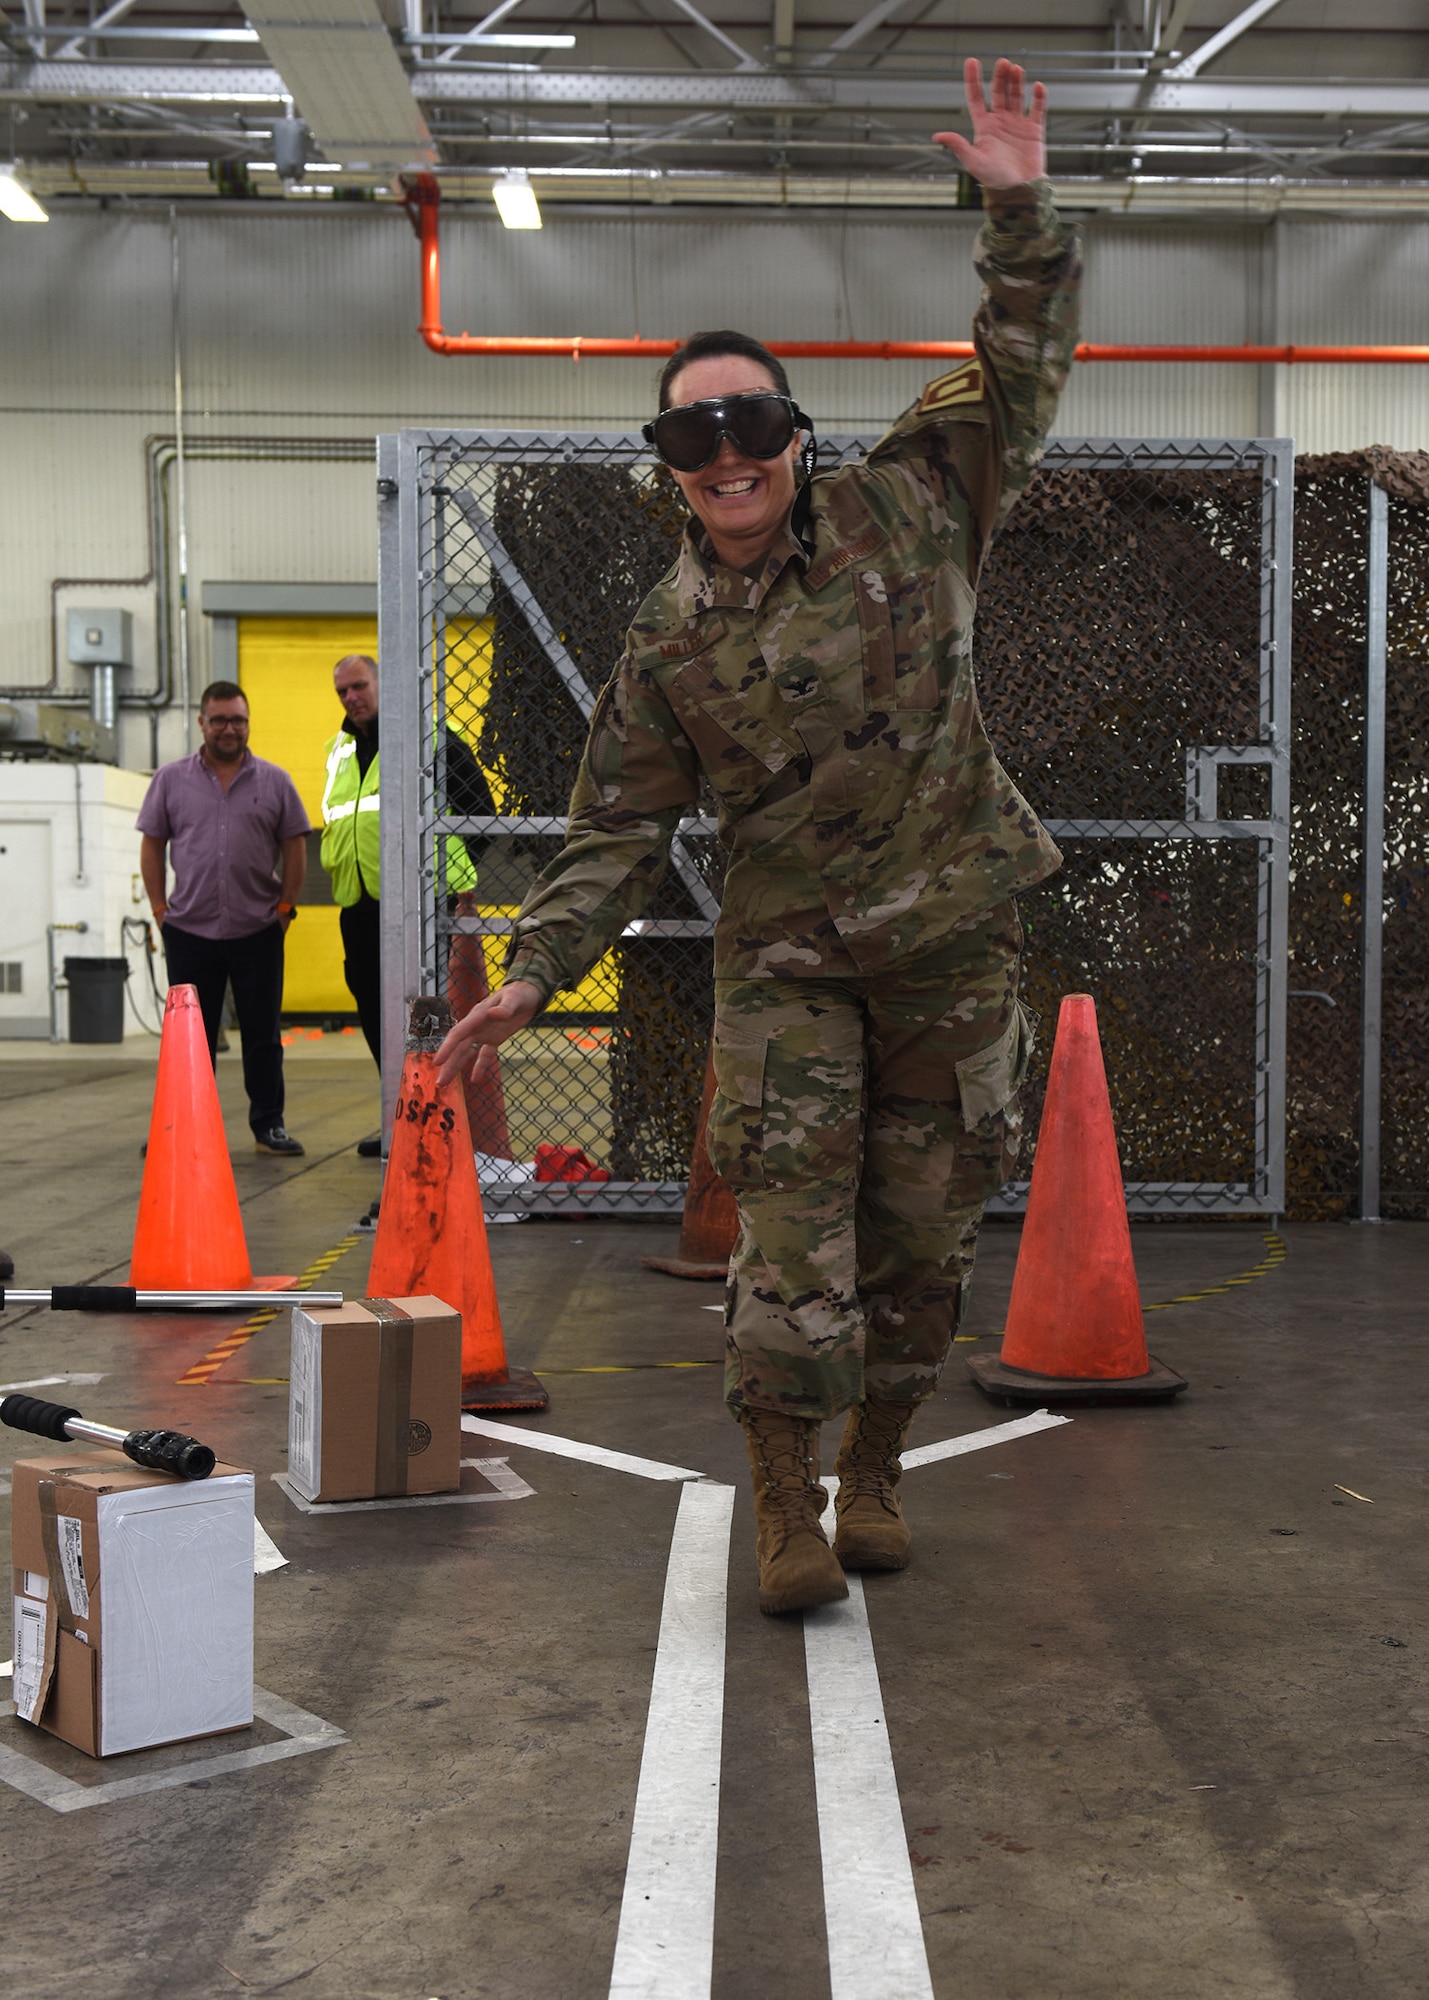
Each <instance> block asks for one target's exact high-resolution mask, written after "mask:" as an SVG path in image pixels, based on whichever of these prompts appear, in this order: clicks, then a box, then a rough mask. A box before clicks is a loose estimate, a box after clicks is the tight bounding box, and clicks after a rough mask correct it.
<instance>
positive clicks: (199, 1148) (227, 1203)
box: [129, 986, 253, 1292]
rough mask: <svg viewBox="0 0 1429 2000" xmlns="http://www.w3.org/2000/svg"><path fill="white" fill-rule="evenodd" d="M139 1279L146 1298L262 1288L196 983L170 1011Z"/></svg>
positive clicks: (139, 1240)
mask: <svg viewBox="0 0 1429 2000" xmlns="http://www.w3.org/2000/svg"><path fill="white" fill-rule="evenodd" d="M129 1282H130V1284H131V1285H134V1286H137V1287H138V1289H139V1290H140V1291H145V1292H201V1291H235V1292H239V1291H250V1290H252V1288H253V1268H252V1266H251V1264H250V1263H249V1261H248V1241H247V1238H246V1237H245V1236H244V1234H243V1217H242V1215H241V1214H240V1212H239V1208H238V1189H237V1188H236V1187H235V1186H234V1182H233V1166H232V1163H231V1161H230V1160H229V1157H228V1140H227V1137H226V1136H225V1134H224V1130H223V1112H222V1110H221V1108H220V1106H219V1102H218V1085H217V1084H216V1083H215V1081H214V1076H213V1062H212V1059H211V1058H210V1056H209V1053H208V1037H207V1035H205V1033H204V1027H203V1015H202V1014H201V1013H200V1011H199V1004H198V988H197V987H196V986H171V987H170V988H169V997H168V1000H167V1002H166V1003H165V1006H164V1031H163V1038H162V1040H161V1041H160V1043H159V1074H158V1077H157V1079H156V1081H155V1085H154V1109H153V1112H152V1114H151V1115H150V1119H149V1145H148V1149H147V1151H146V1153H145V1155H144V1182H143V1186H142V1187H141V1189H140V1191H139V1219H138V1222H137V1223H136V1225H135V1229H134V1255H133V1258H132V1260H131V1261H130V1265H129Z"/></svg>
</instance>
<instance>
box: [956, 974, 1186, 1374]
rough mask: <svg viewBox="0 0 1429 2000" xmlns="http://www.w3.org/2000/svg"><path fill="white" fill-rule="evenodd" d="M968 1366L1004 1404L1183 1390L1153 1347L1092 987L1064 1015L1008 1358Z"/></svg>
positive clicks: (1040, 1137) (1070, 999)
mask: <svg viewBox="0 0 1429 2000" xmlns="http://www.w3.org/2000/svg"><path fill="white" fill-rule="evenodd" d="M968 1367H969V1369H970V1370H971V1372H972V1377H973V1380H974V1381H975V1382H976V1383H977V1385H978V1387H979V1388H980V1389H985V1390H986V1391H987V1393H988V1394H989V1395H990V1396H994V1397H996V1398H997V1400H998V1401H999V1402H1003V1403H1045V1402H1061V1403H1112V1402H1115V1403H1124V1402H1164V1401H1166V1400H1168V1399H1169V1398H1170V1397H1172V1396H1174V1395H1176V1394H1177V1393H1178V1392H1179V1391H1180V1390H1182V1389H1184V1388H1185V1387H1186V1380H1185V1377H1184V1376H1182V1375H1178V1374H1177V1373H1176V1372H1175V1370H1174V1369H1171V1368H1168V1367H1166V1366H1165V1364H1164V1363H1163V1362H1160V1361H1156V1360H1154V1359H1153V1358H1152V1357H1151V1356H1150V1355H1149V1354H1148V1353H1147V1351H1146V1328H1145V1324H1144V1322H1143V1320H1142V1316H1141V1297H1140V1293H1139V1291H1138V1288H1137V1283H1136V1265H1135V1263H1134V1262H1133V1260H1132V1255H1131V1230H1130V1227H1129V1226H1128V1224H1127V1219H1126V1193H1125V1190H1124V1188H1123V1186H1122V1180H1121V1162H1120V1160H1119V1159H1118V1157H1117V1150H1116V1131H1115V1128H1114V1126H1113V1125H1112V1117H1111V1099H1110V1098H1109V1096H1108V1095H1107V1087H1106V1069H1105V1067H1104V1066H1103V1063H1102V1049H1101V1041H1100V1039H1099V1037H1098V1035H1097V1010H1096V1002H1095V1001H1094V1000H1093V999H1092V996H1091V995H1090V993H1069V994H1068V995H1067V996H1066V998H1065V999H1064V1000H1063V1002H1062V1008H1061V1013H1060V1015H1059V1017H1058V1021H1057V1040H1056V1043H1055V1045H1054V1047H1053V1049H1052V1068H1051V1073H1050V1075H1049V1076H1048V1079H1047V1097H1046V1102H1045V1104H1044V1106H1043V1111H1042V1125H1041V1129H1040V1131H1039V1132H1038V1134H1037V1157H1036V1160H1035V1161H1034V1162H1033V1167H1032V1187H1031V1191H1030V1192H1029V1194H1028V1197H1027V1219H1026V1221H1025V1222H1024V1223H1023V1225H1022V1247H1021V1249H1020V1250H1019V1251H1018V1255H1017V1269H1016V1271H1015V1273H1014V1274H1013V1279H1012V1300H1011V1303H1010V1304H1009V1306H1008V1309H1007V1327H1006V1330H1005V1332H1004V1334H1003V1341H1002V1353H1001V1355H1000V1356H999V1357H998V1358H997V1359H996V1360H994V1359H993V1357H992V1356H991V1355H987V1356H979V1357H978V1358H976V1359H974V1360H970V1361H969V1362H968Z"/></svg>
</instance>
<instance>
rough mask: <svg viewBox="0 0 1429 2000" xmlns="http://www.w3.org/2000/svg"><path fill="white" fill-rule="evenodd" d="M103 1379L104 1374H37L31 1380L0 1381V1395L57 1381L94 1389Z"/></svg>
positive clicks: (72, 1386)
mask: <svg viewBox="0 0 1429 2000" xmlns="http://www.w3.org/2000/svg"><path fill="white" fill-rule="evenodd" d="M103 1380H104V1377H103V1376H102V1375H36V1376H35V1378H34V1380H33V1381H30V1382H0V1396H13V1395H15V1394H16V1393H17V1392H18V1391H19V1390H21V1389H49V1388H52V1387H53V1386H54V1384H55V1383H57V1382H68V1383H69V1385H70V1386H71V1388H74V1389H92V1388H93V1387H94V1385H95V1383H96V1382H102V1381H103Z"/></svg>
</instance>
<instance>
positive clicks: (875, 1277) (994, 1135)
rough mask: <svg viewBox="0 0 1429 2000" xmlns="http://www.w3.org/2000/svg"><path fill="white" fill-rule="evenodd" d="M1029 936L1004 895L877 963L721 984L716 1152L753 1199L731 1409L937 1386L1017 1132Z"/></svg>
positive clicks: (736, 1323) (823, 1413) (730, 1353)
mask: <svg viewBox="0 0 1429 2000" xmlns="http://www.w3.org/2000/svg"><path fill="white" fill-rule="evenodd" d="M1021 942H1022V926H1021V923H1020V921H1019V919H1018V915H1017V911H1016V908H1015V906H1014V904H1013V903H1011V902H1005V903H1002V904H999V905H998V906H997V907H996V908H995V909H993V910H991V911H984V912H982V913H981V914H979V915H976V916H974V917H971V918H969V919H967V920H965V921H964V922H963V923H962V924H961V925H959V927H958V930H957V931H956V933H954V935H953V936H952V937H950V938H949V939H947V940H945V941H943V942H942V943H940V944H939V945H937V946H935V947H934V948H933V949H932V950H930V951H928V952H924V953H921V954H919V955H918V956H917V957H914V958H910V959H908V960H906V961H905V962H904V963H903V964H902V965H900V966H896V967H894V968H892V969H890V970H887V971H884V972H880V973H878V974H874V975H869V976H867V977H853V978H848V977H845V978H824V979H739V980H719V981H716V984H715V1057H714V1060H715V1077H716V1093H715V1097H714V1101H713V1104H712V1106H711V1109H710V1119H709V1150H710V1157H711V1159H712V1160H713V1161H714V1164H715V1166H716V1167H717V1168H718V1169H719V1171H720V1173H721V1174H723V1175H724V1177H725V1179H726V1180H727V1181H728V1182H729V1183H730V1185H731V1187H732V1188H733V1190H734V1194H735V1198H736V1200H737V1202H738V1204H739V1214H740V1225H741V1226H740V1234H739V1240H738V1243H737V1244H736V1246H735V1251H734V1256H733V1258H732V1260H731V1263H730V1277H729V1287H728V1291H727V1294H726V1301H725V1327H726V1336H725V1345H726V1370H725V1399H726V1401H727V1403H728V1405H729V1407H730V1409H731V1410H732V1411H733V1412H734V1413H735V1414H736V1415H738V1413H739V1411H740V1409H741V1408H742V1407H743V1406H744V1405H745V1404H746V1403H747V1404H750V1405H752V1406H754V1407H757V1408H762V1409H772V1410H784V1411H789V1412H792V1413H794V1414H797V1415H800V1416H805V1417H816V1418H828V1417H833V1416H835V1415H837V1414H838V1413H839V1412H840V1411H841V1410H846V1409H848V1408H850V1407H851V1406H852V1405H853V1404H856V1403H859V1402H861V1401H862V1400H863V1398H864V1395H865V1393H868V1394H875V1395H878V1396H880V1397H884V1398H887V1399H888V1400H890V1401H893V1402H909V1403H916V1402H921V1401H922V1400H923V1398H924V1397H926V1396H930V1395H931V1394H932V1392H933V1389H934V1387H935V1386H936V1384H937V1380H938V1376H939V1373H940V1372H941V1370H942V1367H943V1364H944V1362H945V1361H946V1360H947V1357H948V1352H949V1349H950V1347H951V1344H952V1340H953V1335H954V1333H955V1332H956V1330H957V1327H958V1324H959V1322H960V1320H961V1317H962V1314H963V1312H964V1310H965V1309H966V1305H967V1298H968V1287H969V1283H970V1280H971V1277H972V1267H973V1257H974V1253H975V1250H976V1246H977V1233H978V1225H979V1223H980V1222H981V1220H982V1213H983V1208H984V1205H985V1204H986V1202H987V1200H988V1198H989V1196H991V1195H992V1194H994V1193H996V1191H997V1190H998V1188H1000V1187H1001V1186H1002V1185H1003V1183H1004V1182H1005V1181H1006V1180H1007V1179H1008V1178H1009V1177H1010V1176H1011V1174H1012V1172H1013V1169H1014V1167H1015V1165H1016V1161H1017V1154H1018V1149H1019V1146H1020V1143H1021V1136H1022V1120H1021V1113H1020V1108H1019V1103H1018V1095H1017V1093H1018V1089H1019V1087H1020V1085H1021V1082H1022V1078H1023V1075H1024V1073H1025V1071H1026V1068H1027V1060H1028V1056H1029V1054H1030V1048H1031V1030H1030V1027H1029V1025H1028V1022H1027V1018H1026V1016H1025V1015H1024V1013H1023V1011H1022V1008H1021V1007H1020V1006H1019V1005H1018V1002H1017V979H1018V954H1019V950H1020V947H1021Z"/></svg>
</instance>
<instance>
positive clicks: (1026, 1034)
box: [957, 1001, 1036, 1132]
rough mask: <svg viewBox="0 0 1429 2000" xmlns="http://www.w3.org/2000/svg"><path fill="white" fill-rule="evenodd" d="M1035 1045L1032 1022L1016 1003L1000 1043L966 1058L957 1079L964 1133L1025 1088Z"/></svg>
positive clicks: (1005, 1105)
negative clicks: (1025, 1080)
mask: <svg viewBox="0 0 1429 2000" xmlns="http://www.w3.org/2000/svg"><path fill="white" fill-rule="evenodd" d="M1035 1043H1036V1033H1035V1031H1034V1029H1033V1026H1032V1022H1031V1020H1030V1019H1029V1018H1028V1016H1027V1014H1026V1012H1025V1010H1024V1009H1023V1006H1022V1003H1021V1002H1020V1001H1014V1002H1013V1007H1012V1018H1011V1020H1010V1021H1009V1022H1008V1024H1007V1026H1006V1027H1005V1028H1004V1029H1003V1031H1002V1033H1001V1034H1000V1035H999V1036H998V1038H997V1040H996V1041H995V1042H993V1043H992V1044H991V1045H990V1046H989V1047H988V1048H985V1049H979V1050H978V1052H977V1054H976V1055H973V1056H964V1058H963V1060H962V1061H961V1062H960V1063H959V1064H958V1065H957V1077H958V1095H959V1097H960V1098H961V1100H962V1107H963V1126H964V1129H965V1130H967V1131H969V1132H972V1131H975V1130H976V1129H977V1127H978V1125H979V1124H980V1123H981V1122H982V1120H983V1119H984V1118H989V1117H991V1116H992V1114H993V1112H995V1111H1002V1110H1005V1109H1006V1107H1007V1106H1008V1105H1009V1104H1010V1103H1011V1102H1012V1100H1013V1098H1014V1097H1016V1095H1017V1093H1018V1091H1019V1090H1020V1089H1021V1088H1022V1084H1023V1080H1024V1079H1025V1077H1026V1075H1027V1070H1028V1066H1029V1065H1030V1063H1031V1061H1032V1050H1033V1047H1034V1045H1035Z"/></svg>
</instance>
